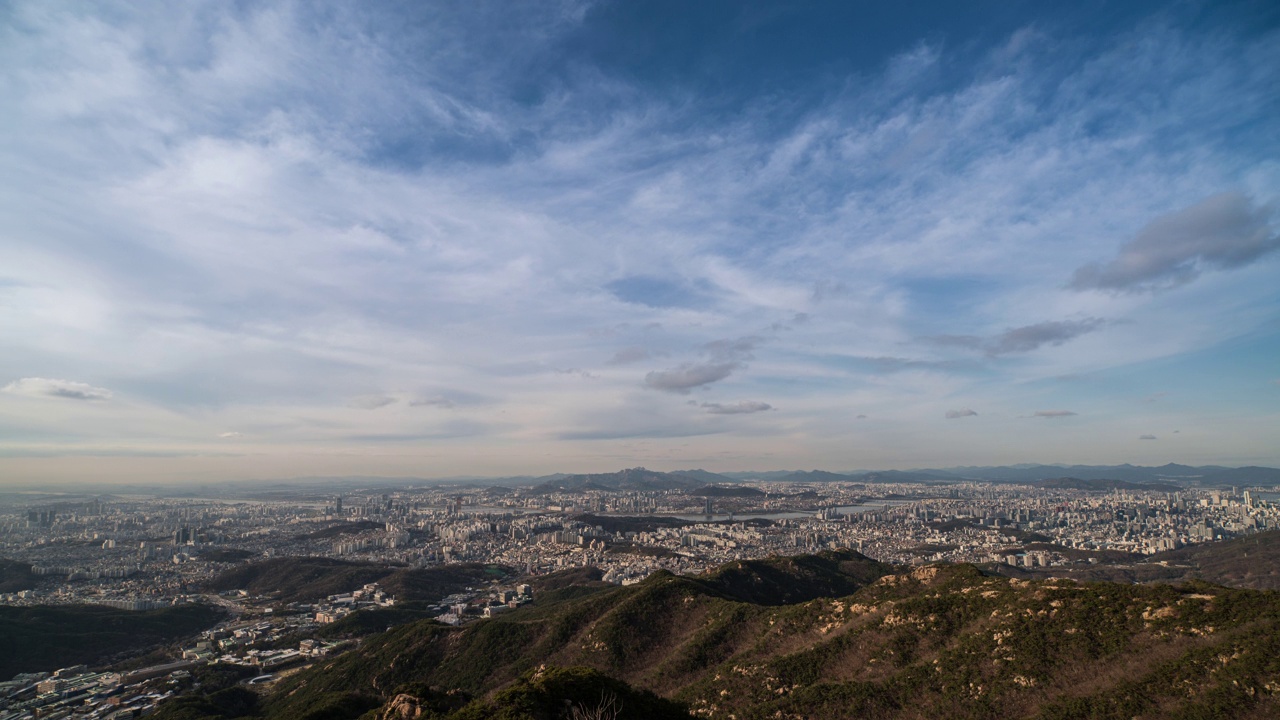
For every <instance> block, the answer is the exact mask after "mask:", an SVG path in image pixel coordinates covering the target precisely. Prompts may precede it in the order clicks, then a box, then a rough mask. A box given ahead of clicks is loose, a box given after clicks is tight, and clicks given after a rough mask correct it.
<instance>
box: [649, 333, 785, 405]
mask: <svg viewBox="0 0 1280 720" xmlns="http://www.w3.org/2000/svg"><path fill="white" fill-rule="evenodd" d="M760 341H761V338H759V337H755V336H746V337H740V338H737V339H734V340H713V341H712V342H709V343H707V344H705V345H703V346H702V353H703V355H705V356H706V357H707V360H705V361H703V362H697V363H684V364H683V365H680V366H678V367H674V368H671V369H670V370H655V371H653V372H651V373H649V374H648V375H645V377H644V384H645V385H647V386H649V387H650V388H653V389H654V390H662V391H664V392H675V393H680V394H686V393H688V392H689V391H690V390H692V389H693V388H695V387H699V386H702V385H710V384H711V383H713V382H717V381H720V380H723V379H725V378H727V377H729V376H730V375H732V374H733V371H734V370H737V369H738V368H740V367H743V365H744V364H745V361H747V360H751V359H753V358H754V355H752V351H753V350H755V348H756V345H758V344H759V343H760Z"/></svg>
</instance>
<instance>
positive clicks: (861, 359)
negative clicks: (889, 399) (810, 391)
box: [851, 356, 961, 373]
mask: <svg viewBox="0 0 1280 720" xmlns="http://www.w3.org/2000/svg"><path fill="white" fill-rule="evenodd" d="M851 359H852V360H854V361H855V362H858V363H860V364H865V365H868V366H870V368H871V370H872V371H873V372H880V373H892V372H899V371H902V370H953V369H955V368H957V367H959V366H960V365H961V363H958V362H955V361H952V360H913V359H911V358H900V357H889V356H882V357H865V356H857V357H854V358H851Z"/></svg>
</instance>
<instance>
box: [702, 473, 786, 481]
mask: <svg viewBox="0 0 1280 720" xmlns="http://www.w3.org/2000/svg"><path fill="white" fill-rule="evenodd" d="M794 473H795V471H794V470H745V471H741V472H726V473H720V474H721V475H724V476H725V477H727V478H732V479H734V480H759V481H760V482H777V481H779V480H781V479H782V478H785V477H786V476H788V475H792V474H794Z"/></svg>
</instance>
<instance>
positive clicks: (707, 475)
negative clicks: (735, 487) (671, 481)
mask: <svg viewBox="0 0 1280 720" xmlns="http://www.w3.org/2000/svg"><path fill="white" fill-rule="evenodd" d="M671 474H672V475H681V476H684V477H689V478H693V479H695V480H701V481H702V482H704V483H706V484H708V485H715V484H723V483H734V482H737V479H736V478H731V477H729V476H728V475H720V474H719V473H713V472H708V471H706V470H673V471H672V472H671Z"/></svg>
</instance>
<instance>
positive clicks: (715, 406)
mask: <svg viewBox="0 0 1280 720" xmlns="http://www.w3.org/2000/svg"><path fill="white" fill-rule="evenodd" d="M702 407H704V408H706V409H707V412H708V413H710V414H712V415H747V414H750V413H758V412H764V411H766V410H772V409H773V406H772V405H770V404H769V403H763V402H757V401H755V400H742V401H740V402H736V403H731V404H728V405H721V404H720V403H702Z"/></svg>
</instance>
